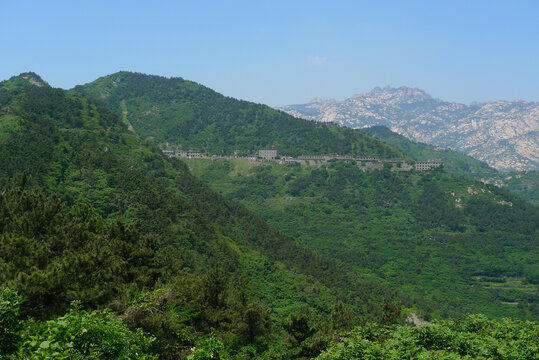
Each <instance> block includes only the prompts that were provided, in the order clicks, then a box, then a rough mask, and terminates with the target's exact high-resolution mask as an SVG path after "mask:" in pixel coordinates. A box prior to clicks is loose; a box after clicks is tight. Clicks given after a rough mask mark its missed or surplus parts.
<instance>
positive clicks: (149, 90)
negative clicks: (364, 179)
mask: <svg viewBox="0 0 539 360" xmlns="http://www.w3.org/2000/svg"><path fill="white" fill-rule="evenodd" d="M74 90H75V91H77V92H79V93H81V94H84V95H86V96H88V97H89V98H92V99H94V100H95V101H97V102H100V103H102V104H104V105H105V106H107V107H108V108H109V109H111V110H112V111H114V112H116V113H118V114H121V115H122V117H123V119H124V121H125V122H126V123H128V124H129V125H130V126H131V128H132V129H133V131H134V132H135V133H136V134H138V135H139V136H141V137H142V138H145V139H148V140H150V141H151V142H152V143H154V144H157V145H159V146H162V147H170V148H180V147H181V148H183V149H192V150H199V151H203V152H205V153H207V154H209V155H212V154H217V155H221V154H233V153H237V154H239V155H252V154H257V152H258V150H259V149H262V148H275V149H278V150H279V151H280V152H281V153H282V154H284V155H289V156H298V155H311V154H313V155H324V154H341V155H361V156H369V155H371V156H372V155H375V156H380V157H384V158H386V157H388V158H395V157H401V156H402V153H400V152H399V151H398V150H395V149H393V148H390V147H388V146H387V145H385V144H384V143H382V142H380V141H378V140H376V139H373V138H372V137H370V136H367V135H363V134H358V133H357V132H354V131H351V130H350V129H347V128H344V127H340V126H336V125H331V124H316V123H313V122H310V121H305V120H303V119H297V118H294V117H292V116H290V115H287V114H285V113H283V112H281V111H277V110H274V109H272V108H270V107H268V106H266V105H261V104H255V103H251V102H247V101H241V100H236V99H233V98H230V97H226V96H223V95H221V94H219V93H217V92H215V91H213V90H211V89H209V88H207V87H204V86H202V85H199V84H197V83H194V82H191V81H187V80H183V79H182V78H164V77H160V76H153V75H144V74H138V73H130V72H119V73H115V74H112V75H108V76H104V77H101V78H99V79H97V80H95V81H94V82H91V83H89V84H85V85H82V86H76V87H75V88H74Z"/></svg>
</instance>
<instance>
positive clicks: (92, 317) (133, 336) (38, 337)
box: [0, 289, 156, 360]
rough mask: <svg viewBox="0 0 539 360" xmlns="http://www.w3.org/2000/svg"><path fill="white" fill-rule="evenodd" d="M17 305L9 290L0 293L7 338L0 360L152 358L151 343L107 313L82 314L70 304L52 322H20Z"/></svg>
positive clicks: (0, 349)
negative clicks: (67, 310) (65, 312)
mask: <svg viewBox="0 0 539 360" xmlns="http://www.w3.org/2000/svg"><path fill="white" fill-rule="evenodd" d="M21 303H23V299H22V297H20V296H18V295H17V294H16V293H15V292H14V291H13V290H8V289H5V290H4V291H3V292H2V293H0V320H1V322H0V334H7V335H9V337H6V336H5V335H4V336H3V337H2V338H0V340H1V341H0V359H110V360H113V359H154V358H156V357H155V356H152V354H150V347H151V345H152V343H153V341H154V340H155V339H153V338H151V337H148V336H146V335H145V334H143V333H142V331H141V330H136V331H131V330H129V329H128V328H127V326H126V325H124V324H123V323H122V321H121V320H120V319H118V318H117V317H116V316H114V314H112V313H111V312H110V311H107V310H105V311H84V310H82V309H81V308H80V305H78V304H77V303H74V307H73V308H72V309H70V310H69V312H68V313H67V314H65V315H64V316H61V317H58V318H56V319H53V320H49V321H45V322H36V321H33V320H26V321H23V320H22V319H21V318H20V317H19V315H20V306H21ZM13 315H15V316H13ZM6 320H7V321H8V323H7V324H6ZM6 325H7V326H6Z"/></svg>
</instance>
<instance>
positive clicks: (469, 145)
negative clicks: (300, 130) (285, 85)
mask: <svg viewBox="0 0 539 360" xmlns="http://www.w3.org/2000/svg"><path fill="white" fill-rule="evenodd" d="M280 110H282V111H285V112H287V113H289V114H291V115H293V116H296V117H301V118H305V119H308V120H313V121H323V122H334V123H337V124H340V125H343V126H349V127H352V128H363V127H367V126H373V125H385V126H387V127H388V128H390V129H391V130H392V131H395V132H397V133H399V134H401V135H404V136H406V137H408V138H410V139H412V140H414V141H417V142H423V143H428V144H432V145H438V146H444V147H449V148H451V149H454V150H457V151H460V152H462V153H464V154H466V155H469V156H472V157H474V158H476V159H479V160H482V161H485V162H486V163H488V164H489V165H490V166H492V167H494V168H496V169H498V170H502V171H509V170H517V171H522V170H539V103H537V102H525V101H521V100H516V101H496V102H489V103H482V104H470V105H464V104H458V103H450V102H445V101H442V100H440V99H433V98H432V97H431V96H430V95H428V94H427V93H425V92H424V91H422V90H420V89H411V88H408V87H400V88H397V89H395V88H390V87H386V88H383V89H382V88H378V87H377V88H375V89H373V90H372V91H370V92H367V93H361V94H357V95H354V96H352V97H351V98H349V99H346V100H343V101H336V100H322V99H319V98H317V99H313V101H311V102H310V103H308V104H301V105H288V106H284V107H282V108H280Z"/></svg>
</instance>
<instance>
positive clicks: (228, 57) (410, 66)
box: [0, 0, 539, 106]
mask: <svg viewBox="0 0 539 360" xmlns="http://www.w3.org/2000/svg"><path fill="white" fill-rule="evenodd" d="M0 17H1V21H0V40H1V41H0V46H1V49H2V50H1V51H0V80H5V79H8V78H10V77H11V76H13V75H17V74H19V73H21V72H26V71H34V72H36V73H38V74H39V75H41V76H42V77H43V79H44V80H45V81H47V82H48V83H49V84H51V85H52V86H54V87H61V88H65V89H67V88H72V87H73V86H75V85H78V84H84V83H87V82H91V81H93V80H95V79H97V78H98V77H100V76H104V75H108V74H111V73H114V72H117V71H121V70H128V71H136V72H141V73H147V74H154V75H162V76H167V77H171V76H174V77H182V78H184V79H188V80H192V81H195V82H198V83H200V84H203V85H205V86H208V87H210V88H212V89H214V90H216V91H218V92H220V93H223V94H224V95H227V96H232V97H235V98H240V99H245V100H250V101H255V102H259V103H264V104H268V105H271V106H280V105H287V104H298V103H305V102H308V101H309V100H311V99H312V98H314V97H321V98H335V99H339V100H340V99H344V98H348V97H350V96H352V95H353V94H356V93H360V92H366V91H370V90H371V89H372V88H374V87H376V86H380V87H383V86H392V87H399V86H408V87H417V88H420V89H422V90H425V91H426V92H428V93H429V94H431V95H432V96H434V97H436V98H441V99H444V100H447V101H453V102H462V103H470V102H472V101H480V102H482V101H493V100H514V99H522V100H526V101H539V1H518V0H514V1H495V0H490V1H482V0H466V1H460V0H451V1H449V0H447V1H441V0H440V1H438V0H425V1H414V0H406V1H404V0H402V1H389V0H388V1H384V0H377V1H375V0H371V1H362V0H356V1H339V0H332V1H317V0H310V1H294V0H288V1H280V0H272V1H264V0H249V1H224V0H221V1H205V0H197V1H195V0H192V1H180V0H177V1H172V0H170V1H167V0H160V1H157V0H156V1H149V0H148V1H142V0H129V1H123V0H107V1H101V0H91V1H82V0H80V1H79V0H77V1H73V0H70V1H57V0H47V1H43V0H39V1H28V0H16V1H15V0H13V1H10V0H0Z"/></svg>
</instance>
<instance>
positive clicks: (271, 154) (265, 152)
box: [258, 149, 279, 160]
mask: <svg viewBox="0 0 539 360" xmlns="http://www.w3.org/2000/svg"><path fill="white" fill-rule="evenodd" d="M277 156H279V151H277V150H276V149H260V150H259V151H258V157H260V158H262V159H267V160H271V159H275V158H276V157H277Z"/></svg>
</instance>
